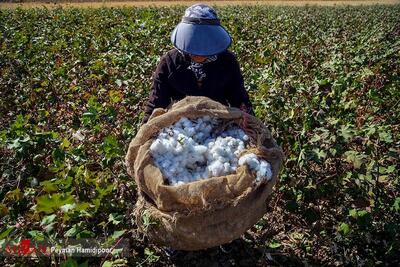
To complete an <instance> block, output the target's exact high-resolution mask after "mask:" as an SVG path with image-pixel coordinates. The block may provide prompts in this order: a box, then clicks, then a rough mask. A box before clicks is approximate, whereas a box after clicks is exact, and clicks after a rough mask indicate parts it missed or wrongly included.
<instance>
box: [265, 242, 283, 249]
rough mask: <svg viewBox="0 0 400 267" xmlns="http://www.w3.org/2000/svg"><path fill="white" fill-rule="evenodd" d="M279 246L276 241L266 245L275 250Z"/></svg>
mask: <svg viewBox="0 0 400 267" xmlns="http://www.w3.org/2000/svg"><path fill="white" fill-rule="evenodd" d="M280 246H281V243H279V242H277V241H272V242H270V243H269V244H268V247H270V248H272V249H275V248H279V247H280Z"/></svg>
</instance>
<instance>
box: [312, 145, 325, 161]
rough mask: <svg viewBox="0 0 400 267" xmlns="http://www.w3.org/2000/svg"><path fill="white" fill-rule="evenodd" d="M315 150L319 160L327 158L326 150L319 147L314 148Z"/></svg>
mask: <svg viewBox="0 0 400 267" xmlns="http://www.w3.org/2000/svg"><path fill="white" fill-rule="evenodd" d="M313 152H314V153H315V155H316V156H317V158H318V159H319V160H321V159H324V158H326V152H325V151H323V150H321V149H319V148H314V149H313Z"/></svg>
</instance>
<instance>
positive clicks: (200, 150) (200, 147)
mask: <svg viewBox="0 0 400 267" xmlns="http://www.w3.org/2000/svg"><path fill="white" fill-rule="evenodd" d="M207 149H208V148H207V147H206V146H203V145H197V146H194V147H193V151H194V152H195V153H197V154H204V153H206V152H207Z"/></svg>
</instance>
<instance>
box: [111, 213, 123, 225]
mask: <svg viewBox="0 0 400 267" xmlns="http://www.w3.org/2000/svg"><path fill="white" fill-rule="evenodd" d="M123 218H124V217H123V216H122V215H121V214H117V213H111V214H110V215H108V221H109V222H112V223H113V224H114V225H118V224H119V223H121V221H122V219H123Z"/></svg>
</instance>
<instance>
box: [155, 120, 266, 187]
mask: <svg viewBox="0 0 400 267" xmlns="http://www.w3.org/2000/svg"><path fill="white" fill-rule="evenodd" d="M221 122H222V121H221V120H218V119H216V118H211V117H210V116H204V117H201V118H198V119H194V120H191V119H188V118H181V119H180V120H179V121H178V122H176V123H175V124H173V125H172V126H169V127H166V128H164V129H163V130H162V131H161V132H160V134H159V135H158V136H157V138H156V139H155V140H154V141H153V143H152V144H151V146H150V150H151V154H152V156H153V158H154V162H155V164H156V166H157V167H158V168H159V169H160V170H161V172H162V173H163V175H164V176H165V177H166V178H167V179H168V181H169V184H170V185H172V186H174V185H180V184H184V183H189V182H193V181H197V180H200V179H207V178H210V177H214V176H222V175H228V174H232V173H234V172H235V171H236V169H237V167H238V166H240V165H243V164H247V165H248V166H249V168H250V169H251V170H252V171H254V172H255V173H256V174H257V178H256V180H257V181H262V180H264V179H267V180H270V179H271V178H272V170H271V165H270V163H268V162H267V161H265V160H262V159H259V158H258V157H257V156H256V155H255V154H253V153H250V154H245V155H243V156H241V157H240V158H239V155H240V153H241V152H242V151H243V150H244V149H245V148H246V147H248V145H249V141H250V140H249V136H248V135H246V134H245V132H244V131H243V130H242V129H241V128H239V127H238V126H230V127H229V128H228V129H226V130H224V131H223V132H221V133H218V134H217V133H216V129H217V127H218V126H219V125H220V124H221Z"/></svg>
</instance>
